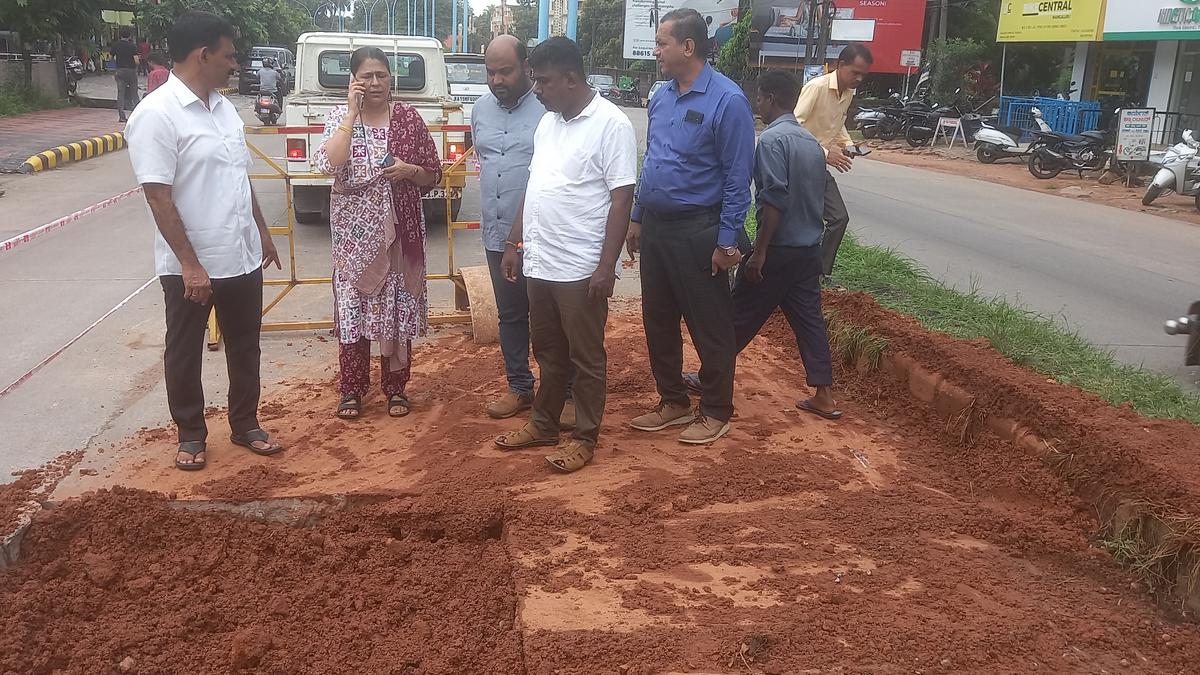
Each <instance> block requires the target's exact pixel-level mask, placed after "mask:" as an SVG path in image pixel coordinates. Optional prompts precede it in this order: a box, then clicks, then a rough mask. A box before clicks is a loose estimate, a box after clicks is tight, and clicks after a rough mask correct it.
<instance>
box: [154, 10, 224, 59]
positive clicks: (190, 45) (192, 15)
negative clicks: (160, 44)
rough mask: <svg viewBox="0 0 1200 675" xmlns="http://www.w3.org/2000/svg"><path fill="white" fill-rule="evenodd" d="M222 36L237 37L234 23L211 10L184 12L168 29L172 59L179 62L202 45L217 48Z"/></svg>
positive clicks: (168, 41) (168, 43) (168, 45)
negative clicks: (210, 11)
mask: <svg viewBox="0 0 1200 675" xmlns="http://www.w3.org/2000/svg"><path fill="white" fill-rule="evenodd" d="M221 38H229V39H230V40H236V39H237V29H236V28H234V27H233V24H231V23H229V22H228V21H226V20H225V19H222V18H221V17H219V16H217V15H216V14H211V13H209V12H198V11H193V12H184V13H183V14H181V15H180V16H179V18H178V19H176V20H175V25H173V26H171V29H170V30H169V31H167V47H168V48H169V49H170V51H171V60H173V61H175V62H176V63H179V62H182V61H186V60H187V57H188V56H189V55H191V53H192V52H194V51H196V50H197V49H200V48H201V47H208V48H209V49H216V48H217V45H218V44H220V43H221Z"/></svg>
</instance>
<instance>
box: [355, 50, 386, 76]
mask: <svg viewBox="0 0 1200 675" xmlns="http://www.w3.org/2000/svg"><path fill="white" fill-rule="evenodd" d="M367 61H378V62H380V63H382V64H383V67H384V68H385V69H386V70H387V71H388V74H389V75H390V74H391V72H392V62H391V61H388V57H387V54H385V53H384V51H383V50H382V49H380V48H379V47H359V48H358V49H355V50H354V53H353V54H351V55H350V72H351V73H354V74H358V69H359V68H361V67H362V64H364V63H366V62H367Z"/></svg>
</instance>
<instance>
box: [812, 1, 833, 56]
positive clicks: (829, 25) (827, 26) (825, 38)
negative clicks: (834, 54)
mask: <svg viewBox="0 0 1200 675" xmlns="http://www.w3.org/2000/svg"><path fill="white" fill-rule="evenodd" d="M834 9H835V8H834V4H833V0H822V2H821V10H820V13H819V14H818V15H817V20H816V23H817V30H818V31H819V32H818V33H817V58H816V62H817V64H819V65H820V66H821V69H822V70H824V69H825V62H826V61H828V60H829V58H828V57H829V54H827V53H826V52H827V51H829V31H831V30H832V29H833V14H834Z"/></svg>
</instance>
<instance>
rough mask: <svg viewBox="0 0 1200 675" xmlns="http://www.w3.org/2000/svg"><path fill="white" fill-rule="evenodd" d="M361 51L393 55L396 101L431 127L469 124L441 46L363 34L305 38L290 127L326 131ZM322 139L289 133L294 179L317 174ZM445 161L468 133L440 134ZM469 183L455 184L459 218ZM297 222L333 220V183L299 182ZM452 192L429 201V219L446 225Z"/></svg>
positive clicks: (438, 192) (432, 194)
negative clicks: (451, 84)
mask: <svg viewBox="0 0 1200 675" xmlns="http://www.w3.org/2000/svg"><path fill="white" fill-rule="evenodd" d="M359 47H378V48H380V49H382V50H383V51H384V53H386V54H387V55H388V59H389V60H390V61H391V66H392V75H393V82H392V86H393V96H394V97H395V98H397V99H399V100H402V101H404V102H405V103H407V104H409V105H411V106H413V107H414V108H416V109H417V110H418V111H420V113H421V117H422V118H424V120H425V123H426V124H428V125H430V126H433V125H462V124H465V123H466V121H465V119H464V118H463V110H462V104H461V103H457V102H455V101H452V100H450V97H449V89H448V86H447V83H446V63H445V60H444V58H443V55H442V43H441V42H439V41H438V40H436V39H434V38H424V37H409V36H405V35H371V34H364V33H305V34H303V35H301V36H300V39H299V40H298V41H297V45H296V88H295V90H294V91H292V93H291V95H290V96H288V97H287V101H286V103H285V106H284V120H285V123H286V125H287V126H293V127H295V126H313V125H320V126H324V125H325V115H326V114H327V113H328V112H329V111H330V110H331V109H333V107H334V106H337V105H341V104H343V103H345V102H346V89H347V87H349V85H350V54H351V53H352V52H353V51H354V50H355V49H358V48H359ZM321 140H322V135H321V133H320V132H317V133H311V134H288V136H287V160H288V171H289V172H290V173H293V174H295V173H301V174H305V173H316V166H315V165H314V163H313V156H314V154H315V153H316V150H317V148H318V147H320V144H321ZM433 140H434V141H435V142H436V143H437V145H438V152H439V153H441V154H442V155H443V156H442V161H453V160H455V159H458V157H459V156H461V155H462V154H463V153H465V152H466V140H467V135H466V134H464V133H463V132H450V133H446V134H442V133H438V132H434V133H433ZM464 182H465V181H464V179H462V178H458V179H456V180H455V181H454V182H452V184H451V187H450V192H451V194H450V197H451V199H453V200H454V203H453V211H454V214H455V217H457V213H458V207H459V205H460V204H461V203H462V188H463V184H464ZM292 186H293V188H292V198H293V200H294V207H295V209H296V219H297V220H299V221H302V222H308V221H313V220H316V219H317V218H321V219H328V218H329V192H330V189H331V187H332V186H333V178H332V177H329V176H314V177H306V178H294V179H292ZM445 199H446V195H445V189H444V188H443V187H441V186H436V187H434V188H433V189H431V190H430V191H429V193H428V194H427V195H426V196H425V215H426V220H427V221H429V222H430V223H431V224H432V223H434V222H437V221H441V222H445V218H446V212H445Z"/></svg>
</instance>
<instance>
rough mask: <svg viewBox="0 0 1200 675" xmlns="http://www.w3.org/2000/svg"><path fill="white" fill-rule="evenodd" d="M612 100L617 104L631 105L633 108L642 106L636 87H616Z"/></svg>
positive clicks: (640, 96)
mask: <svg viewBox="0 0 1200 675" xmlns="http://www.w3.org/2000/svg"><path fill="white" fill-rule="evenodd" d="M614 100H616V102H617V103H618V104H619V105H631V106H633V107H635V108H640V107H642V95H641V94H640V93H639V92H638V90H637V89H632V88H631V89H618V90H617V94H616V98H615V99H614Z"/></svg>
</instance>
